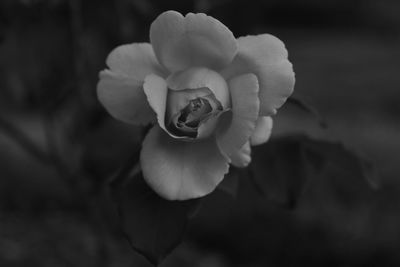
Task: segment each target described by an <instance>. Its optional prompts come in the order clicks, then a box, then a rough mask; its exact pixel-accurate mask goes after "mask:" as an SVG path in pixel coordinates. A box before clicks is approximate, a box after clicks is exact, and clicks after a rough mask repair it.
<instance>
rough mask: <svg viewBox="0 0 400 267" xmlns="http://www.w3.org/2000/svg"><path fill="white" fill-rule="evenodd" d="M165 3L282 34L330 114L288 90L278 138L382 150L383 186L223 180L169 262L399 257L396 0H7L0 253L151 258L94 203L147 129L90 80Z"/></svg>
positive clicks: (77, 262)
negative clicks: (231, 186)
mask: <svg viewBox="0 0 400 267" xmlns="http://www.w3.org/2000/svg"><path fill="white" fill-rule="evenodd" d="M169 9H173V10H177V11H180V12H181V13H187V12H205V13H207V14H209V15H212V16H213V17H215V18H217V19H219V20H220V21H222V22H223V23H224V24H225V25H227V26H228V27H229V28H230V29H231V30H232V32H233V33H234V34H235V36H237V37H239V36H242V35H248V34H259V33H271V34H273V35H276V36H278V37H279V38H280V39H282V40H283V41H284V42H285V44H286V47H287V48H288V50H289V58H290V60H291V62H292V63H293V65H294V69H295V72H296V87H295V93H294V96H295V97H297V98H301V99H302V100H304V101H305V102H307V103H308V104H309V105H310V106H313V107H314V108H315V109H316V110H317V111H318V113H319V115H320V117H321V118H322V119H323V120H325V122H326V124H327V125H328V127H325V128H323V127H321V126H320V125H319V124H318V122H317V121H316V119H315V117H314V116H312V115H310V114H308V113H307V112H304V111H303V110H301V109H299V108H298V107H296V106H294V105H290V104H289V105H286V106H285V107H283V108H282V109H281V112H280V113H279V115H278V116H277V117H276V119H275V128H274V133H273V138H279V136H282V135H291V134H298V133H301V134H307V135H309V136H311V137H315V138H320V139H326V140H332V141H340V142H342V143H344V144H345V146H346V147H348V148H349V149H352V150H354V151H356V152H357V153H358V154H360V155H362V156H363V157H365V158H368V159H370V160H371V161H372V162H374V164H375V166H376V169H377V173H378V176H379V189H377V190H372V189H371V188H370V187H368V186H367V185H366V183H365V182H364V181H352V180H349V181H340V183H342V187H339V188H341V190H342V191H340V192H332V190H331V188H332V185H331V184H329V183H326V182H325V181H324V180H323V179H321V180H318V179H315V181H314V182H313V183H311V184H310V185H309V186H308V187H307V188H306V190H305V191H304V192H303V194H302V195H301V197H300V198H299V200H298V203H297V204H296V206H295V207H294V208H293V207H292V208H290V209H288V208H287V207H283V206H281V205H279V204H276V203H274V202H273V201H270V200H266V199H265V198H263V197H257V196H253V195H254V194H252V193H249V194H245V193H239V195H238V197H237V199H233V198H231V197H230V196H229V195H227V194H217V193H216V194H213V195H212V196H211V197H210V198H209V199H207V200H206V203H205V205H204V206H203V208H202V209H201V210H200V212H199V215H198V216H197V217H196V218H195V219H194V220H193V222H192V224H191V226H190V228H189V231H188V235H187V237H186V239H185V242H184V243H183V244H182V245H181V246H179V247H178V248H177V249H176V250H175V251H174V253H173V254H172V255H171V256H170V257H169V258H168V259H167V260H166V261H165V263H164V264H163V265H162V266H206V267H213V266H215V267H219V266H251V267H256V266H400V255H399V254H398V251H399V248H400V180H399V174H400V164H399V160H400V123H399V122H400V87H399V84H400V75H399V70H400V16H399V13H400V2H399V1H397V0H380V1H375V0H336V1H334V0H326V1H318V0H279V1H278V0H264V1H261V0H259V1H252V0H172V1H156V0H115V1H105V0H96V1H95V0H85V1H83V0H82V1H79V0H70V1H68V0H2V1H1V2H0V112H1V113H0V200H1V201H0V208H1V212H0V266H5V267H8V266H85V267H87V266H97V267H98V266H150V265H149V264H148V263H147V262H146V260H145V259H144V258H142V257H141V256H140V255H139V254H137V253H135V252H133V251H132V250H131V249H130V247H129V245H128V243H127V242H126V240H124V239H123V238H122V237H121V236H120V235H118V233H117V231H115V230H114V229H112V227H109V225H110V224H109V223H108V222H107V220H106V219H104V218H103V217H102V216H101V215H99V214H100V213H102V211H101V210H102V208H104V207H106V206H107V203H104V200H103V199H102V198H101V197H99V196H101V192H100V193H99V191H101V190H102V189H101V188H100V189H99V188H98V187H99V186H98V184H101V183H102V182H103V181H105V180H107V179H108V177H110V175H112V173H113V172H114V171H115V170H116V169H117V168H118V167H119V166H120V163H121V162H124V160H126V159H127V158H128V157H129V155H130V153H131V150H133V148H134V147H135V146H137V145H138V140H139V138H140V132H141V129H138V128H135V127H133V126H129V125H124V124H123V123H120V122H117V121H115V120H113V119H111V118H110V117H109V115H107V114H106V113H105V112H104V110H103V109H102V108H101V107H100V105H99V103H98V102H97V99H96V94H95V88H96V83H97V79H98V76H97V75H98V72H99V71H100V70H102V69H104V68H105V58H106V56H107V54H108V53H109V52H110V51H111V49H113V48H114V47H116V46H118V45H120V44H124V43H131V42H147V41H148V32H149V26H150V23H151V22H152V21H153V20H154V19H155V18H156V17H157V15H159V14H160V13H161V12H162V11H165V10H169ZM49 155H50V156H49ZM286 168H290V166H286ZM241 190H242V192H246V191H248V192H253V191H254V189H253V188H251V185H249V184H246V183H243V185H242V186H241ZM248 195H252V197H247V196H248ZM244 196H246V197H244ZM111 224H112V223H111Z"/></svg>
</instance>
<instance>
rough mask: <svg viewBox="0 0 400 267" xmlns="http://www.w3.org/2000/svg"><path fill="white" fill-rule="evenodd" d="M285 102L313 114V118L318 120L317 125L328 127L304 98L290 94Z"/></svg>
mask: <svg viewBox="0 0 400 267" xmlns="http://www.w3.org/2000/svg"><path fill="white" fill-rule="evenodd" d="M287 103H289V104H293V105H295V106H297V107H298V108H300V109H301V110H303V111H305V112H307V113H309V114H311V115H312V116H314V118H315V119H316V120H317V121H318V124H319V126H321V128H324V129H325V128H327V127H328V124H327V123H326V121H325V119H324V118H322V116H321V114H319V112H318V111H317V109H316V108H314V107H313V106H311V105H309V104H308V103H306V102H305V101H304V100H302V99H300V98H296V97H293V96H292V97H290V98H288V99H287Z"/></svg>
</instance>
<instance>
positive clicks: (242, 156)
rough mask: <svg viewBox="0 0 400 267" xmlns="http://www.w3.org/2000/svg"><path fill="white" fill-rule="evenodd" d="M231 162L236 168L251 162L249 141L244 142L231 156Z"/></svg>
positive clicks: (243, 166)
mask: <svg viewBox="0 0 400 267" xmlns="http://www.w3.org/2000/svg"><path fill="white" fill-rule="evenodd" d="M231 161H232V162H231V164H232V165H233V166H235V167H238V168H245V167H247V166H248V165H249V164H250V162H251V147H250V143H249V142H246V143H245V144H244V145H243V146H242V148H241V149H239V150H238V151H237V152H236V153H234V154H233V155H232V156H231Z"/></svg>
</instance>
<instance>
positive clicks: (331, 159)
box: [251, 135, 378, 207]
mask: <svg viewBox="0 0 400 267" xmlns="http://www.w3.org/2000/svg"><path fill="white" fill-rule="evenodd" d="M251 167H252V168H253V171H254V175H252V177H251V178H252V179H253V181H254V183H255V184H256V187H257V189H258V190H259V191H260V192H261V193H262V194H264V195H266V196H267V197H268V198H270V199H271V200H273V201H276V202H278V203H280V204H283V205H285V206H289V207H294V206H295V205H296V203H297V201H298V200H299V198H300V197H301V195H302V194H303V192H304V190H305V188H306V187H313V186H315V184H319V183H321V181H318V180H322V181H323V182H322V183H324V184H327V183H328V184H331V186H332V190H336V193H337V194H341V193H344V195H347V196H349V195H352V194H351V192H349V190H352V189H356V190H357V191H362V190H367V191H368V190H369V188H368V184H369V185H370V186H371V187H373V188H376V187H377V185H378V180H377V177H376V172H375V171H374V169H373V166H372V164H371V163H370V162H368V161H366V160H365V159H362V158H361V157H359V156H358V155H356V154H355V153H354V152H351V151H350V150H348V149H346V148H345V147H344V146H343V145H342V144H340V143H332V142H328V141H323V140H314V139H311V138H309V137H306V136H302V135H301V136H290V137H281V138H276V139H273V140H271V141H270V142H268V143H266V144H264V145H262V146H259V147H254V149H253V162H252V164H251ZM353 196H354V194H353ZM341 197H345V196H339V195H338V196H337V198H338V199H340V198H341Z"/></svg>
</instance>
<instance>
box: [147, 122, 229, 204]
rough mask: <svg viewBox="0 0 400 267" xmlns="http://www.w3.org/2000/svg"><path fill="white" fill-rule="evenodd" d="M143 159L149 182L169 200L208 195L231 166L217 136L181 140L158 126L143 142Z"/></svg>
mask: <svg viewBox="0 0 400 267" xmlns="http://www.w3.org/2000/svg"><path fill="white" fill-rule="evenodd" d="M140 163H141V166H142V170H143V176H144V179H145V180H146V182H147V183H148V184H149V186H150V187H151V188H152V189H153V190H154V191H156V192H157V193H158V194H159V195H160V196H162V197H164V198H166V199H168V200H186V199H191V198H198V197H202V196H205V195H207V194H209V193H211V192H212V191H213V190H214V189H215V188H216V187H217V185H218V184H219V183H220V182H221V181H222V179H223V178H224V175H225V174H226V173H227V172H228V170H229V164H228V162H227V160H226V159H225V158H224V157H223V156H222V155H221V153H220V151H219V149H218V147H217V145H216V143H215V139H213V138H208V139H204V140H201V141H198V142H186V141H181V140H177V139H174V138H172V137H170V136H169V135H167V134H166V133H165V132H164V131H162V130H161V129H160V128H159V127H158V126H155V127H153V128H152V129H151V130H150V132H149V133H148V135H147V136H146V138H145V140H144V142H143V148H142V152H141V156H140Z"/></svg>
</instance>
